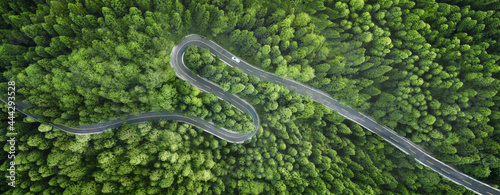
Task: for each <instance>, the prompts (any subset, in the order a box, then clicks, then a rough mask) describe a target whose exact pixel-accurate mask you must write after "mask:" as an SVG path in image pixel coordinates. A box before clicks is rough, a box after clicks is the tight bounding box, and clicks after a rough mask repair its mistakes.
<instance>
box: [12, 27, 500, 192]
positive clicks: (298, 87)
mask: <svg viewBox="0 0 500 195" xmlns="http://www.w3.org/2000/svg"><path fill="white" fill-rule="evenodd" d="M190 45H194V46H198V47H203V48H208V49H209V50H210V52H211V53H212V54H214V55H217V56H219V58H220V59H221V60H222V61H224V62H226V63H228V65H230V66H233V67H237V68H239V69H240V70H242V71H244V72H245V73H246V74H249V75H250V74H251V75H255V76H257V77H259V78H260V79H261V80H266V81H270V82H273V83H276V84H280V85H283V86H285V87H288V88H289V89H290V90H293V91H296V92H297V93H299V94H302V95H304V96H310V97H311V98H312V100H314V101H315V102H318V103H320V104H322V105H324V106H326V107H328V108H330V109H332V110H334V111H336V112H337V113H339V114H340V115H342V116H344V117H345V118H347V119H349V120H351V121H353V122H355V123H357V124H359V125H361V126H363V127H364V128H365V129H367V130H369V131H370V132H372V133H375V134H377V135H379V136H381V137H382V138H384V139H385V140H386V141H387V142H389V143H390V144H392V145H393V146H395V147H396V148H398V149H399V150H401V151H402V152H404V153H406V154H408V155H411V156H413V157H415V160H417V161H418V162H419V163H420V164H422V165H424V166H427V167H429V168H430V169H432V170H433V171H435V172H437V173H439V174H440V175H442V176H443V177H445V178H447V179H448V180H450V181H452V182H454V183H456V184H458V185H461V186H464V187H465V188H467V189H469V190H471V191H473V192H475V193H477V194H485V195H495V194H498V195H500V190H498V189H496V188H493V187H491V186H489V185H487V184H485V183H482V182H480V181H478V180H476V179H474V178H472V177H470V176H468V175H466V174H463V173H461V172H459V171H457V170H455V169H454V168H452V167H451V166H449V165H447V164H444V163H443V162H441V161H438V160H437V159H435V158H434V157H432V156H431V155H429V154H428V153H427V152H425V151H424V150H423V149H422V148H420V147H419V146H417V145H416V144H414V143H413V142H411V141H409V140H408V139H406V138H404V137H403V136H400V135H398V134H397V133H396V132H394V131H393V130H391V129H389V128H388V127H385V126H381V125H379V124H377V122H376V121H375V120H374V119H373V118H371V117H368V116H365V115H364V114H362V113H360V112H358V111H356V110H354V109H352V108H350V107H348V106H344V105H342V104H340V103H339V102H338V101H336V100H334V99H333V98H332V97H331V96H330V95H328V94H326V93H324V92H322V91H320V90H317V89H314V88H313V87H310V86H307V85H305V84H302V83H300V82H296V81H293V80H290V79H283V78H280V77H277V76H274V74H272V73H269V72H266V71H263V70H261V69H259V68H257V67H254V66H252V65H250V64H248V63H246V62H245V61H243V60H241V61H239V62H237V61H235V60H232V59H231V58H232V57H233V56H234V55H233V54H231V53H230V52H228V51H226V50H225V49H224V48H222V47H221V46H219V45H217V44H216V43H215V42H213V41H209V40H206V39H204V38H203V37H201V36H199V35H188V36H186V37H185V39H183V40H182V42H181V43H180V44H179V45H176V46H175V47H174V48H173V49H172V53H171V61H170V65H171V66H172V67H173V68H174V69H175V72H176V75H177V76H178V77H180V78H182V79H184V80H186V81H189V82H190V83H191V84H193V85H195V86H197V87H198V88H200V90H203V91H206V92H209V93H213V94H215V95H216V96H218V97H219V98H221V99H224V100H226V101H228V102H230V103H231V104H232V105H233V106H234V107H236V108H238V109H239V110H241V111H243V112H247V113H249V114H250V115H251V116H252V118H253V119H254V124H255V126H256V130H255V131H254V132H252V133H247V134H242V133H236V132H232V131H228V130H226V129H223V128H222V129H218V128H216V127H215V126H214V125H213V124H211V123H208V122H206V121H204V120H202V119H200V118H197V117H194V116H183V115H181V114H179V113H156V112H148V113H143V114H141V115H139V116H129V117H128V118H126V119H125V121H127V123H140V122H144V121H149V120H160V119H173V120H177V121H179V122H185V123H188V124H191V125H194V126H196V127H198V128H201V129H203V130H204V131H206V132H208V133H210V134H212V135H215V136H217V137H219V138H221V139H223V140H226V141H228V142H232V143H243V142H244V141H245V140H249V139H251V138H252V137H253V135H254V134H255V133H256V132H257V130H258V129H259V127H260V121H259V117H258V115H257V112H256V111H255V109H254V108H253V107H252V106H251V105H250V104H249V103H248V102H247V101H245V100H243V99H241V98H239V97H237V96H235V95H232V94H230V93H228V92H225V91H224V90H222V89H221V88H220V87H218V86H217V85H216V84H214V83H212V82H210V81H208V80H206V79H203V78H200V77H198V76H196V75H193V74H192V73H191V71H190V70H189V69H188V68H187V67H186V66H185V65H184V63H183V56H184V50H185V49H187V47H189V46H190ZM2 101H4V100H2ZM4 102H5V101H4ZM17 106H18V110H20V111H22V110H23V109H24V108H26V107H28V106H29V105H26V104H24V105H23V103H19V104H18V105H17ZM23 113H24V112H23ZM24 114H26V115H28V116H30V117H31V118H34V119H35V120H36V119H38V118H39V116H32V115H29V114H27V113H24ZM122 122H123V120H121V119H119V120H115V121H110V122H106V123H99V124H95V125H88V126H80V127H74V128H72V127H65V126H61V125H55V124H51V125H53V126H54V127H56V128H58V129H60V130H62V131H65V132H68V133H73V134H93V133H101V132H102V131H104V130H106V129H108V128H115V127H118V126H120V125H121V123H122Z"/></svg>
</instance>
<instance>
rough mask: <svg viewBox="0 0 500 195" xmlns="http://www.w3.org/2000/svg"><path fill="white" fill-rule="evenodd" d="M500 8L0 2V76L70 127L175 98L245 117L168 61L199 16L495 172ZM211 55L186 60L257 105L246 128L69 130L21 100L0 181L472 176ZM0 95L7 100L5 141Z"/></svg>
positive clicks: (259, 181)
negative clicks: (251, 129) (11, 169)
mask: <svg viewBox="0 0 500 195" xmlns="http://www.w3.org/2000/svg"><path fill="white" fill-rule="evenodd" d="M487 2H491V3H487ZM499 9H500V4H499V3H498V2H494V1H484V2H483V1H469V0H461V1H452V0H440V1H437V2H436V1H421V0H418V1H410V0H399V1H392V0H377V1H364V0H350V1H349V0H342V1H330V0H327V1H304V2H302V1H283V2H276V1H272V2H271V1H269V2H267V1H266V2H255V1H191V2H181V1H151V0H138V1H118V0H103V1H87V0H82V1H80V0H68V1H37V2H36V3H35V2H33V1H13V0H9V1H0V13H1V14H2V19H0V39H1V43H0V44H1V45H0V72H2V76H1V77H0V89H1V91H6V87H7V82H8V81H16V88H17V92H18V93H17V95H16V99H17V100H24V101H25V102H26V103H29V104H31V105H32V107H31V108H30V109H29V110H27V112H29V113H32V114H35V115H43V116H44V119H43V121H44V122H53V123H58V124H63V125H67V126H78V125H84V124H94V123H97V122H103V121H108V120H112V119H115V118H117V117H124V116H127V115H129V114H139V113H141V112H147V111H150V110H158V111H160V110H161V111H174V110H177V111H181V112H183V113H185V114H189V115H197V116H200V117H202V118H205V119H206V120H209V121H214V122H215V123H216V124H218V125H221V126H225V127H228V128H229V129H231V128H233V129H235V130H241V131H246V130H245V128H243V127H244V126H243V125H242V124H245V123H248V122H251V118H250V117H249V116H248V115H246V114H244V113H241V112H239V111H238V110H236V109H234V108H232V107H231V106H229V105H226V103H227V102H224V101H220V100H218V99H217V98H215V96H214V95H212V94H208V93H203V92H200V91H199V90H198V89H197V88H196V87H194V86H191V85H190V84H189V83H187V82H185V81H182V80H181V79H179V78H177V77H175V73H174V71H173V69H172V68H171V67H170V66H169V65H168V63H169V61H170V55H169V54H170V51H171V49H172V47H173V46H174V45H175V44H177V43H179V41H180V40H181V39H182V38H183V37H184V36H185V35H187V34H190V33H196V34H201V35H203V36H206V37H207V38H209V39H210V38H211V39H215V40H216V41H217V42H218V43H220V44H221V45H222V46H223V47H224V48H227V49H228V50H230V51H231V52H233V53H235V54H237V55H238V56H239V57H241V58H242V59H244V60H246V61H248V62H250V63H252V64H254V65H256V66H259V67H261V68H262V69H264V70H266V71H270V72H273V73H275V74H276V75H278V76H281V77H288V78H292V79H295V80H297V81H300V82H304V83H307V84H309V85H311V86H313V87H315V88H318V89H321V90H323V91H325V92H327V93H329V94H331V95H332V97H333V98H335V99H338V100H339V101H341V102H343V103H344V104H346V105H349V106H352V107H353V108H355V109H357V110H360V111H362V112H364V113H365V114H367V115H370V116H372V117H374V118H375V119H376V120H377V121H378V122H379V123H381V124H385V125H388V126H389V127H390V128H392V129H394V130H395V131H397V132H398V133H399V134H401V135H404V136H405V137H407V138H408V139H410V140H411V141H413V142H415V143H417V144H419V145H421V146H422V147H423V148H425V149H426V150H428V151H430V152H432V153H433V154H434V155H435V156H436V158H438V159H440V160H442V161H443V162H445V163H449V164H451V165H454V166H455V167H456V168H457V169H459V170H460V171H462V172H464V173H466V174H469V175H470V176H472V177H475V178H477V179H479V180H481V181H484V182H486V183H490V184H493V185H495V186H497V187H498V185H500V180H499V178H500V156H499V152H500V144H499V143H500V123H499V121H500V110H499V105H500V98H499V97H500V96H498V90H500V83H499V80H498V78H499V71H500V67H499V65H498V64H499V63H498V61H499V60H500V53H499V52H500V50H499V48H500V45H499V44H500V43H499V42H498V36H499V32H498V31H499V30H500V13H499V12H498V11H496V10H499ZM207 54H208V53H207V51H204V50H203V49H198V48H190V49H189V50H187V53H186V57H187V58H186V59H191V58H193V60H192V61H189V62H193V63H192V64H189V63H188V65H190V66H191V69H192V70H193V71H195V72H197V73H198V74H199V75H200V76H202V77H206V78H208V79H211V80H213V81H214V82H216V83H218V84H219V85H220V86H222V88H224V89H226V90H228V91H229V92H231V93H235V94H237V95H239V96H241V97H244V98H246V99H248V100H249V102H250V103H251V104H252V105H254V106H255V107H256V109H257V110H258V112H259V114H260V115H259V116H260V119H261V120H262V130H261V131H259V132H258V133H257V134H256V136H255V138H254V139H252V140H251V141H250V142H249V143H247V144H230V143H227V142H225V141H223V140H220V139H218V138H216V137H214V136H212V135H210V134H208V133H205V132H203V131H202V130H200V129H196V128H194V127H191V126H189V125H186V124H182V123H177V122H175V121H159V122H147V123H144V124H133V125H130V124H125V125H122V126H121V127H119V128H116V129H113V130H111V131H108V132H105V133H102V134H98V135H87V136H75V135H70V134H66V133H63V132H60V131H58V130H55V129H53V128H51V127H50V126H47V125H44V124H40V123H34V122H33V121H31V120H30V119H28V118H26V117H24V116H21V115H20V113H18V115H17V119H16V120H17V121H16V128H17V129H19V130H20V132H19V133H18V136H19V137H18V140H19V141H18V142H17V143H16V144H18V145H17V146H18V148H19V149H18V150H19V155H17V156H16V164H17V165H18V166H17V172H16V174H17V175H16V176H17V178H18V181H19V183H18V187H16V188H15V189H14V188H10V187H9V186H8V185H7V184H6V182H7V180H5V179H4V180H1V182H0V185H1V187H0V191H2V192H4V193H6V194H30V193H31V194H41V193H45V194H61V193H64V194H101V193H109V194H163V193H169V194H220V193H222V194H260V193H263V194H289V193H291V194H328V193H333V194H343V193H345V194H405V193H416V194H443V193H450V194H463V193H465V194H467V193H470V192H468V191H467V190H466V189H465V188H463V187H460V186H457V185H455V184H453V183H451V182H449V181H447V180H446V179H444V178H442V177H440V176H439V175H438V174H437V173H434V172H432V171H430V170H429V169H427V168H424V167H423V166H421V165H419V164H418V163H417V162H415V161H414V160H413V159H412V158H411V157H409V156H406V155H404V153H402V152H400V151H398V150H397V149H395V148H394V147H392V146H391V145H390V144H388V143H386V142H385V141H383V140H382V139H381V138H379V137H378V136H376V135H372V134H371V133H369V132H368V131H366V130H364V129H362V128H361V127H360V126H359V125H357V124H355V123H352V122H350V121H348V120H345V119H344V118H343V117H341V116H339V115H338V114H336V113H334V112H333V111H331V110H329V109H326V108H324V107H323V106H320V105H319V104H316V103H314V102H312V101H311V100H310V99H308V98H307V97H306V98H304V97H301V96H299V95H298V94H296V93H295V92H291V91H290V90H288V89H286V88H284V87H282V86H280V85H276V84H273V83H270V82H266V81H260V80H259V79H258V78H256V77H254V76H250V75H245V74H243V73H242V72H241V71H240V70H237V69H234V68H230V67H228V66H226V65H224V64H223V63H222V62H221V61H219V60H218V59H217V58H214V57H212V56H211V55H207ZM196 55H199V56H200V58H199V59H195V57H193V56H196ZM203 56H210V58H209V57H206V58H209V59H206V58H204V57H203ZM219 74H220V76H218V75H219ZM217 105H220V106H221V109H220V110H219V109H218V107H217ZM222 109H224V110H223V111H222ZM231 109H232V111H233V112H231ZM217 110H219V112H217ZM6 112H7V109H6V108H5V105H2V112H1V113H0V116H1V118H0V120H1V123H0V132H1V134H0V138H1V139H2V140H7V137H6V136H5V132H6V129H7V127H6V125H7V121H6V120H7V114H6ZM228 112H231V113H229V114H228ZM231 125H232V126H231ZM238 125H241V129H240V128H239V126H238ZM7 147H8V146H7V145H4V150H5V151H7V150H8V148H7ZM6 157H7V155H0V159H1V162H3V163H2V164H1V165H0V168H1V170H2V173H4V172H5V171H3V170H6V169H7V165H8V164H7V163H8V162H10V161H8V160H6Z"/></svg>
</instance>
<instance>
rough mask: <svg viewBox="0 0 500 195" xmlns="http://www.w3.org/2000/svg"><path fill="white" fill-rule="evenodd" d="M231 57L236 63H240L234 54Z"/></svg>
mask: <svg viewBox="0 0 500 195" xmlns="http://www.w3.org/2000/svg"><path fill="white" fill-rule="evenodd" d="M231 59H232V60H234V61H235V62H236V63H240V62H241V60H240V59H238V58H237V57H235V56H233V57H232V58H231Z"/></svg>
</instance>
